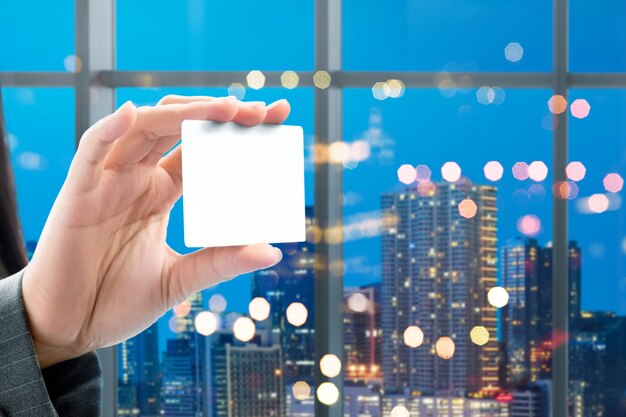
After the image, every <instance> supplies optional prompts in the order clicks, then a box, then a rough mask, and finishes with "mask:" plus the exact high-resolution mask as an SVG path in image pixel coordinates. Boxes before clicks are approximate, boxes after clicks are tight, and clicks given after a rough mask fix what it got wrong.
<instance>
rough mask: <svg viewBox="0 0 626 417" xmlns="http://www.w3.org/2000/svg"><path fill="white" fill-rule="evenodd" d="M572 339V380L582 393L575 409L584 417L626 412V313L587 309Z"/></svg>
mask: <svg viewBox="0 0 626 417" xmlns="http://www.w3.org/2000/svg"><path fill="white" fill-rule="evenodd" d="M570 340H571V342H570V343H571V359H570V380H571V381H575V388H576V389H575V390H574V391H576V392H577V394H578V395H577V396H576V397H574V399H573V401H572V405H573V411H574V412H575V413H577V414H579V415H580V417H592V416H593V417H595V416H603V417H618V416H625V415H626V394H625V393H626V317H620V316H615V314H613V313H610V312H593V313H589V312H583V313H582V314H581V317H580V319H579V325H578V326H577V328H576V329H574V330H573V331H572V338H571V339H570ZM578 403H580V404H578ZM581 405H582V406H581ZM581 410H582V413H580V411H581Z"/></svg>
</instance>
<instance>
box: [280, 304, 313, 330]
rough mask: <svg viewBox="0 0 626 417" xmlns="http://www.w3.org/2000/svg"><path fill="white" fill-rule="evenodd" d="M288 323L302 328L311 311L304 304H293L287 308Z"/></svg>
mask: <svg viewBox="0 0 626 417" xmlns="http://www.w3.org/2000/svg"><path fill="white" fill-rule="evenodd" d="M286 313H287V321H288V322H289V323H290V324H291V325H292V326H296V327H300V326H302V325H303V324H304V323H306V319H307V317H308V316H309V311H308V310H307V308H306V307H305V306H304V304H302V303H297V302H296V303H291V304H289V307H287V311H286Z"/></svg>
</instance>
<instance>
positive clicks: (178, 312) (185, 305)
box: [174, 300, 191, 317]
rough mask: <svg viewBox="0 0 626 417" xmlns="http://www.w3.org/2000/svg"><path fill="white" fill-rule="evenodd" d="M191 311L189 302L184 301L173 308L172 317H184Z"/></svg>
mask: <svg viewBox="0 0 626 417" xmlns="http://www.w3.org/2000/svg"><path fill="white" fill-rule="evenodd" d="M190 311H191V303H190V302H189V300H185V301H183V302H182V303H180V304H177V305H175V306H174V315H175V316H176V317H185V316H187V315H188V314H189V312H190Z"/></svg>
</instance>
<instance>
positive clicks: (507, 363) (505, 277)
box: [500, 238, 541, 388]
mask: <svg viewBox="0 0 626 417" xmlns="http://www.w3.org/2000/svg"><path fill="white" fill-rule="evenodd" d="M539 252H540V248H539V246H538V245H537V241H536V240H535V239H522V238H518V239H515V240H511V241H509V242H507V244H506V245H505V246H503V247H502V249H501V263H500V277H501V286H502V287H504V288H505V289H506V290H507V292H508V293H509V302H508V304H507V306H506V307H505V308H503V309H502V310H501V311H500V318H501V323H502V326H501V349H502V352H503V357H504V367H505V369H504V372H503V378H504V381H501V385H504V386H507V387H510V388H512V387H519V386H524V385H526V384H527V383H529V382H530V381H531V352H534V351H535V350H536V349H537V347H538V345H539V344H540V342H541V340H540V339H539V327H538V326H539V288H538V286H539V284H538V277H539V262H538V256H539Z"/></svg>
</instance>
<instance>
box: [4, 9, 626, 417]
mask: <svg viewBox="0 0 626 417" xmlns="http://www.w3.org/2000/svg"><path fill="white" fill-rule="evenodd" d="M314 5H315V4H314V1H313V0H301V1H297V2H293V1H288V0H271V1H268V2H256V1H253V0H237V1H229V2H218V1H213V0H184V1H176V2H173V1H171V0H153V1H147V0H133V1H131V0H118V1H117V2H116V31H115V39H116V48H115V50H116V52H115V54H116V63H115V70H117V71H120V72H124V71H128V72H132V73H133V74H136V79H134V80H133V81H132V82H130V83H129V84H130V85H128V86H124V87H117V88H115V101H116V103H117V104H118V105H121V104H122V103H124V102H125V101H127V100H132V101H133V102H134V103H135V104H137V105H154V104H156V102H158V100H159V99H160V98H161V97H162V96H164V95H167V94H184V95H211V96H223V95H229V94H230V95H235V96H237V97H238V98H239V99H241V100H245V101H248V100H254V101H257V100H262V101H266V102H268V103H269V102H271V101H274V100H277V99H280V98H287V99H288V100H289V101H290V103H291V105H292V114H291V116H290V117H289V119H288V120H287V123H288V124H294V125H301V126H303V128H304V131H305V143H306V158H307V159H306V161H307V162H306V173H305V174H306V189H307V193H306V205H307V219H308V220H307V231H308V233H307V236H308V238H307V241H306V242H302V243H296V244H282V245H279V247H280V248H281V249H282V250H283V253H284V258H283V260H282V261H281V263H280V264H278V265H277V266H275V267H274V268H271V269H268V270H265V271H259V272H257V273H255V274H249V275H245V276H242V277H238V278H236V279H234V280H232V281H230V282H227V283H223V284H220V285H218V286H217V287H215V288H211V289H208V290H206V291H203V292H202V293H199V294H197V295H196V296H194V297H192V298H190V299H188V300H186V301H185V302H183V303H181V304H180V305H178V306H176V307H175V308H174V309H173V310H172V311H170V312H168V313H166V314H165V316H164V317H162V318H161V319H160V320H159V321H158V322H157V323H155V324H153V325H152V326H151V327H150V328H148V329H147V330H146V331H145V332H143V333H141V334H140V335H138V336H136V337H134V338H132V339H130V340H128V341H126V342H125V343H122V344H121V345H120V346H118V350H117V355H118V379H117V415H118V416H120V417H121V416H161V415H164V416H181V417H182V416H185V417H192V416H193V417H217V416H229V417H231V416H232V417H246V416H250V417H256V416H264V417H265V416H278V417H283V416H290V417H291V416H294V417H309V416H310V417H313V415H314V404H315V401H320V402H322V403H324V404H328V405H329V406H333V404H338V403H343V406H344V414H345V415H346V416H349V417H370V416H371V417H377V416H384V417H388V416H390V417H409V416H411V417H444V416H445V417H478V416H481V417H482V416H485V417H501V416H511V417H548V416H549V405H550V401H551V398H552V394H551V389H552V386H551V376H552V351H553V349H554V348H555V346H554V343H559V342H560V343H564V342H565V341H567V342H568V343H569V348H568V349H569V351H568V356H569V362H570V363H569V385H568V386H569V397H568V404H569V405H568V406H569V410H568V411H569V415H571V416H573V417H596V416H602V417H620V416H624V415H626V220H625V219H626V215H625V212H624V206H623V202H622V198H623V178H624V176H625V175H626V169H625V168H626V83H624V84H623V85H621V87H620V86H611V87H608V86H592V87H590V86H588V85H587V86H573V87H572V88H570V89H569V90H568V92H567V93H568V94H567V97H562V96H558V95H554V92H553V91H552V90H551V89H550V88H549V86H536V87H515V88H513V87H510V86H504V85H499V82H498V80H500V79H503V78H502V77H500V78H498V77H494V78H493V80H492V81H490V82H486V83H485V85H476V82H475V80H476V79H477V78H480V79H489V77H488V76H487V75H488V74H490V73H494V74H496V75H502V74H505V75H507V74H508V75H510V76H512V77H519V78H524V77H533V76H535V75H536V76H540V75H541V74H544V73H550V71H552V70H553V53H554V51H553V47H552V46H553V44H552V32H553V29H554V27H553V17H554V16H553V2H552V1H546V0H525V1H522V0H510V1H507V2H497V1H493V0H440V1H437V2H430V1H423V0H402V1H398V2H391V3H390V2H385V1H381V0H359V1H357V0H344V1H343V10H342V24H343V30H342V41H341V46H342V69H343V70H344V71H345V72H346V73H354V74H361V73H365V72H372V71H381V72H387V71H389V72H391V71H393V72H394V74H395V75H394V77H393V78H390V79H388V78H387V77H385V78H383V79H380V80H377V82H375V83H372V85H371V86H368V87H367V88H365V87H343V88H342V90H341V91H342V100H343V104H342V115H341V122H342V124H343V137H342V138H336V142H335V144H333V146H331V147H330V148H329V149H321V150H320V149H318V148H316V147H314V145H313V143H314V136H315V132H314V118H313V114H314V100H315V98H314V97H315V92H316V91H319V90H320V89H325V88H327V87H328V86H329V84H330V83H331V82H332V79H331V78H332V77H331V74H329V73H326V72H325V71H323V69H318V68H315V58H314V56H315V54H314V27H315V21H314ZM568 6H569V17H568V38H569V43H568V51H567V52H568V67H567V69H568V71H569V72H570V73H572V74H574V75H576V74H578V75H581V76H585V75H588V74H590V73H592V74H593V76H594V77H596V79H602V78H603V77H606V78H611V77H612V78H611V79H615V77H619V76H623V75H624V74H625V73H626V52H625V51H626V25H625V24H624V16H626V3H625V2H623V1H621V0H605V1H604V2H602V3H601V4H598V3H593V2H586V1H583V0H570V1H569V2H568ZM74 7H75V4H74V0H58V1H56V2H49V1H45V0H32V1H28V2H25V1H19V0H2V1H0V32H1V33H2V36H0V77H2V76H3V74H10V75H11V76H13V75H15V74H17V75H18V76H19V75H20V74H23V73H37V72H42V71H46V72H51V73H58V74H78V73H80V71H81V66H82V61H81V57H80V56H78V55H77V52H76V48H75V42H76V39H75V29H74V28H75V25H74V19H75V17H76V16H75V15H74ZM154 71H157V72H158V71H181V72H184V71H197V72H201V71H222V72H225V73H228V72H233V71H243V72H245V74H246V75H245V76H243V77H242V78H241V80H240V82H234V83H232V84H230V85H228V86H220V87H218V86H212V85H206V86H203V87H178V86H177V84H176V83H173V85H171V86H162V85H155V80H154V78H153V77H152V75H151V72H154ZM269 71H274V72H276V71H279V72H280V73H281V77H280V85H278V86H276V85H274V86H266V85H265V76H264V74H265V73H267V72H269ZM404 71H412V72H426V71H428V72H432V74H433V76H432V83H431V84H429V85H428V86H427V87H423V88H422V87H420V88H415V87H406V86H405V83H404V82H403V77H402V73H403V72H404ZM144 72H145V73H144ZM304 73H307V74H312V73H315V76H314V77H311V80H308V83H307V82H304V75H303V74H304ZM483 73H484V74H483ZM485 74H487V75H485ZM481 77H482V78H481ZM17 78H19V77H17ZM2 79H8V78H6V77H5V78H0V80H2ZM311 81H312V83H311ZM51 83H52V82H51ZM2 98H3V107H4V117H5V119H6V124H7V131H8V147H9V149H10V151H11V162H12V164H13V168H14V171H15V180H16V183H17V194H18V204H19V210H20V215H21V220H22V226H23V229H24V236H25V239H26V244H27V247H28V250H29V251H30V253H32V252H33V251H34V249H35V247H36V242H37V240H38V238H39V235H40V233H41V230H42V227H43V225H44V223H45V220H46V216H47V214H48V212H49V210H50V207H51V206H52V203H53V202H54V198H55V196H56V194H57V192H58V190H59V188H60V186H61V185H62V183H63V180H64V178H65V174H66V172H67V169H68V167H69V163H70V161H71V158H72V155H73V153H74V149H75V141H74V139H75V135H76V133H77V132H75V121H76V120H75V119H76V113H75V105H76V102H75V90H74V88H72V87H68V86H58V85H54V83H52V85H49V86H41V85H33V86H30V85H12V86H7V85H3V86H2ZM565 119H566V120H567V122H568V131H567V135H568V142H569V159H568V160H569V165H568V166H567V170H566V178H567V180H566V181H562V182H560V183H556V184H554V183H553V182H552V175H553V173H554V170H553V162H554V158H553V154H552V150H553V135H554V130H555V129H557V128H558V126H559V123H562V121H563V120H565ZM320 154H321V155H324V156H325V157H327V158H328V159H329V160H330V161H331V162H333V163H337V164H341V165H342V167H343V193H342V197H341V204H342V207H343V227H342V228H341V229H336V230H335V229H327V230H323V229H322V228H320V227H318V225H317V223H316V217H315V213H314V210H313V206H314V204H315V196H314V193H313V189H314V183H315V178H314V158H315V157H317V158H319V157H320ZM241 192H243V193H245V192H246V191H245V190H241ZM557 199H566V200H567V201H568V202H569V203H568V204H569V219H568V220H569V224H568V233H569V241H570V243H569V274H568V282H569V290H568V293H569V294H568V297H569V298H568V299H569V332H568V333H567V334H556V335H555V334H554V333H553V331H552V325H551V324H552V276H553V266H552V243H551V242H552V241H553V236H552V227H553V208H554V207H553V206H554V204H553V202H554V201H556V200H557ZM181 204H182V202H179V203H178V204H177V205H176V207H175V209H174V211H173V212H172V216H171V220H170V225H169V230H168V237H167V240H168V243H169V244H170V245H171V246H172V248H174V249H175V250H177V251H179V252H181V253H182V252H188V251H189V250H190V249H188V248H186V247H185V246H184V244H183V236H182V209H181V207H182V206H181ZM320 239H327V240H329V241H332V242H334V243H341V244H342V245H343V259H342V260H341V261H335V262H333V263H332V264H331V265H329V268H330V272H331V276H332V275H334V276H336V277H341V278H342V279H343V283H344V293H343V299H344V307H343V317H337V318H336V319H337V320H338V321H341V322H342V323H343V329H344V345H345V346H344V351H343V358H338V357H336V356H333V355H328V356H326V357H324V358H323V360H322V361H320V362H316V361H315V352H314V341H315V337H316V329H315V325H314V317H315V308H314V302H315V300H314V284H315V279H316V277H315V269H316V268H315V267H316V263H317V262H323V259H322V258H321V257H319V256H316V254H315V245H316V243H318V242H319V241H320ZM146 262H149V260H146ZM337 279H340V278H337ZM494 288H495V290H494ZM319 369H321V372H322V373H323V374H324V375H327V376H329V377H331V376H335V375H338V374H342V375H343V386H344V390H343V398H338V395H337V389H336V387H335V386H334V385H332V384H329V385H321V386H315V383H314V380H313V375H314V372H316V371H317V370H319Z"/></svg>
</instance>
